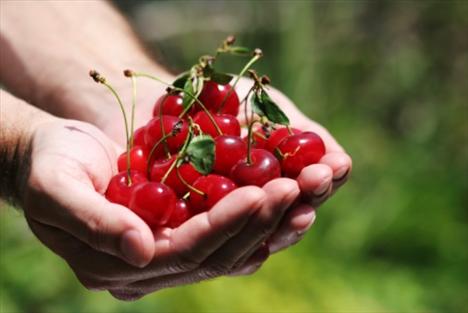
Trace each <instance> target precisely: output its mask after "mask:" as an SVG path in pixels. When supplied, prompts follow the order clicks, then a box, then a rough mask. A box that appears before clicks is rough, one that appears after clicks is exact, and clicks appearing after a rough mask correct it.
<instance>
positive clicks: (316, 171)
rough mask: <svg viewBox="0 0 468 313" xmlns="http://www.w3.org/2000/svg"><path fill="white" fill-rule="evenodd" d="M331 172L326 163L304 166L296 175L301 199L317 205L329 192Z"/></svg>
mask: <svg viewBox="0 0 468 313" xmlns="http://www.w3.org/2000/svg"><path fill="white" fill-rule="evenodd" d="M332 178H333V172H332V170H331V168H330V167H329V166H328V165H325V164H312V165H309V166H307V167H305V168H304V169H303V170H302V171H301V174H299V176H298V177H297V183H298V184H299V188H300V189H301V195H302V200H303V201H304V202H306V203H309V204H311V205H312V206H314V207H318V206H319V205H320V204H321V203H323V202H324V201H325V200H326V199H327V198H328V196H329V195H330V192H331V187H332Z"/></svg>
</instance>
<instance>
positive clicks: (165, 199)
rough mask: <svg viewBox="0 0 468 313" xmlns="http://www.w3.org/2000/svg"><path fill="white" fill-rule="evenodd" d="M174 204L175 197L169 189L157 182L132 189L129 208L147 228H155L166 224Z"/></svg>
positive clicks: (142, 184)
mask: <svg viewBox="0 0 468 313" xmlns="http://www.w3.org/2000/svg"><path fill="white" fill-rule="evenodd" d="M176 202H177V197H176V195H175V193H174V191H172V189H171V188H169V187H168V186H166V185H164V184H161V183H158V182H146V183H141V184H139V185H137V186H136V187H135V188H134V189H133V192H132V196H131V197H130V204H129V208H130V210H132V211H133V212H135V213H136V214H137V215H138V216H139V217H141V218H142V219H143V220H144V221H145V222H146V224H148V226H150V227H151V228H155V227H158V226H163V225H164V224H166V223H167V221H168V220H169V218H170V217H171V214H172V212H173V211H174V209H175V206H176Z"/></svg>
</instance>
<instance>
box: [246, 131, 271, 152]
mask: <svg viewBox="0 0 468 313" xmlns="http://www.w3.org/2000/svg"><path fill="white" fill-rule="evenodd" d="M243 140H244V141H245V142H246V143H248V142H249V138H248V136H245V137H244V138H243ZM267 140H268V138H266V134H265V131H264V130H263V129H261V128H259V129H257V130H255V131H254V132H253V134H252V147H253V148H257V149H266V145H267Z"/></svg>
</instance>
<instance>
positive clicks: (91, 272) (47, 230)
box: [26, 216, 136, 290]
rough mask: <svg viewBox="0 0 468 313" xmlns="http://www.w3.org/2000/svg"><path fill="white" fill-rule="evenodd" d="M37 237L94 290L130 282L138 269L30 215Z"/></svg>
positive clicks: (29, 219)
mask: <svg viewBox="0 0 468 313" xmlns="http://www.w3.org/2000/svg"><path fill="white" fill-rule="evenodd" d="M26 220H27V222H28V225H29V227H30V228H31V230H32V232H33V233H34V234H35V235H36V237H37V238H38V239H39V240H40V241H41V242H42V243H43V244H44V245H45V246H47V247H48V248H49V249H50V250H52V251H53V252H54V253H56V254H57V255H59V256H61V257H62V258H63V259H65V260H66V261H67V263H68V264H69V265H70V267H71V268H72V270H73V272H74V273H75V275H76V277H77V278H78V280H79V281H80V282H81V283H82V284H83V286H84V287H86V288H87V289H90V290H105V289H111V288H117V287H121V286H124V285H127V284H129V283H130V282H131V281H132V280H131V279H130V278H129V276H130V273H131V272H133V271H135V270H136V268H135V267H132V266H130V265H129V264H127V263H126V262H124V261H122V260H120V259H118V258H116V257H114V256H111V255H109V254H106V253H103V252H98V251H96V250H94V249H92V248H90V247H89V246H88V245H86V244H85V243H83V242H81V241H80V240H78V239H76V238H75V237H73V236H71V235H70V234H68V233H66V232H64V231H62V230H60V229H58V228H55V227H53V226H48V225H44V224H41V223H39V222H37V221H35V220H33V219H31V218H29V217H27V216H26Z"/></svg>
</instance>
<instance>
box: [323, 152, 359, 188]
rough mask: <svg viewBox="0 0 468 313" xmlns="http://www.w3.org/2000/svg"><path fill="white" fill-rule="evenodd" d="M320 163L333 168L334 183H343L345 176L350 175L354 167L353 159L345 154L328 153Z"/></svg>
mask: <svg viewBox="0 0 468 313" xmlns="http://www.w3.org/2000/svg"><path fill="white" fill-rule="evenodd" d="M320 163H321V164H325V165H327V166H329V167H330V168H331V170H332V171H333V180H334V181H342V180H343V179H344V178H345V176H347V175H349V173H350V172H351V169H352V166H353V161H352V160H351V157H350V156H349V155H347V154H346V153H343V152H330V153H327V154H325V155H324V156H323V157H322V159H321V160H320Z"/></svg>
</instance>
